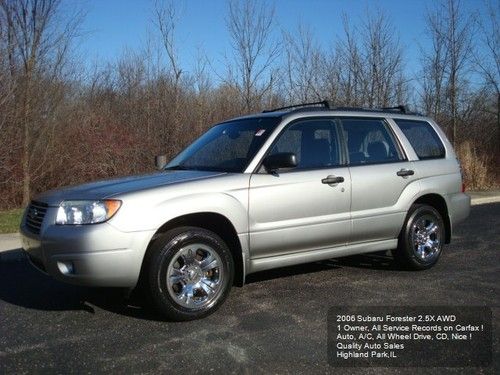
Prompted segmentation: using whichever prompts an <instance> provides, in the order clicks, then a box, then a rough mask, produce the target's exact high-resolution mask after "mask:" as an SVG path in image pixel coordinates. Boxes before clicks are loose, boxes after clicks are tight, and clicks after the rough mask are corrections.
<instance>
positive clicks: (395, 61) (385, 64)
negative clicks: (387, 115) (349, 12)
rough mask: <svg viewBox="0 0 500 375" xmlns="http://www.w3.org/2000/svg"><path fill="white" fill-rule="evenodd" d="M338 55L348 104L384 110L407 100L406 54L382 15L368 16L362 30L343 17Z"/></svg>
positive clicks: (342, 85)
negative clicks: (404, 71)
mask: <svg viewBox="0 0 500 375" xmlns="http://www.w3.org/2000/svg"><path fill="white" fill-rule="evenodd" d="M335 52H336V54H337V58H338V62H339V63H340V64H341V67H340V69H341V71H342V72H341V73H340V74H339V79H340V81H339V85H340V87H342V90H343V92H344V93H345V95H346V98H345V102H346V103H345V104H347V105H358V106H368V107H383V106H388V105H392V104H394V102H397V103H398V104H399V103H401V102H402V101H405V100H406V98H407V82H406V80H405V79H404V73H403V50H402V47H401V46H400V43H399V39H398V38H397V34H396V32H395V31H394V28H393V27H392V24H391V23H390V21H389V20H388V19H387V17H386V16H385V15H384V14H383V13H381V12H380V11H378V12H374V13H369V14H368V16H367V18H366V20H365V22H363V23H362V25H361V29H359V28H355V27H352V26H351V25H350V24H349V20H348V18H347V16H345V15H344V38H343V40H340V41H339V42H338V43H337V45H336V49H335Z"/></svg>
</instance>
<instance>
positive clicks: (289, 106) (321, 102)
mask: <svg viewBox="0 0 500 375" xmlns="http://www.w3.org/2000/svg"><path fill="white" fill-rule="evenodd" d="M311 106H322V107H323V108H326V109H330V103H329V102H328V100H322V101H320V102H311V103H301V104H293V105H287V106H286V107H279V108H273V109H266V110H264V111H262V113H269V112H277V111H282V110H285V109H292V108H302V107H311Z"/></svg>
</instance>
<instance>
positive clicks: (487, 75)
mask: <svg viewBox="0 0 500 375" xmlns="http://www.w3.org/2000/svg"><path fill="white" fill-rule="evenodd" d="M497 5H498V4H497ZM487 12H488V14H487V18H486V19H482V20H481V21H480V22H479V28H480V31H481V42H482V46H483V48H482V49H481V52H479V51H477V52H476V54H475V58H474V61H475V65H476V67H477V70H478V71H479V73H480V74H481V75H482V76H483V78H484V82H485V83H486V85H487V86H488V87H490V88H491V89H492V90H493V91H494V93H495V95H496V113H495V115H496V127H497V143H496V144H497V150H499V151H500V24H499V20H498V6H497V7H496V8H495V7H494V6H493V3H491V2H490V3H488V4H487Z"/></svg>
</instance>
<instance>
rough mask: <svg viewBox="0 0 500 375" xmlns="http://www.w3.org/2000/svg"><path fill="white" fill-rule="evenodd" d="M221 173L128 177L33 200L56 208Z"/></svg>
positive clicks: (83, 186) (50, 192)
mask: <svg viewBox="0 0 500 375" xmlns="http://www.w3.org/2000/svg"><path fill="white" fill-rule="evenodd" d="M222 174H225V173H221V172H208V171H164V172H160V173H154V174H149V175H141V176H128V177H123V178H116V179H112V180H104V181H97V182H92V183H88V184H83V185H77V186H69V187H66V188H62V189H58V190H50V191H47V192H45V193H42V194H39V195H38V196H36V197H35V198H34V199H35V200H36V201H40V202H44V203H47V204H48V205H49V206H57V205H59V204H60V203H61V202H62V201H63V200H84V199H104V198H111V197H113V196H115V195H118V194H123V193H130V192H134V191H139V190H145V189H152V188H155V187H160V186H165V185H170V184H175V183H180V182H185V181H192V180H199V179H204V178H209V177H214V176H218V175H222Z"/></svg>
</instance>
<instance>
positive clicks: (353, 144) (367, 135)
mask: <svg viewBox="0 0 500 375" xmlns="http://www.w3.org/2000/svg"><path fill="white" fill-rule="evenodd" d="M340 122H341V124H342V129H343V132H344V139H345V142H346V143H347V151H348V153H349V164H350V165H364V164H375V163H391V162H397V161H400V160H403V159H404V157H403V155H402V153H401V151H400V150H399V148H398V147H397V145H396V142H395V140H394V138H393V136H392V134H391V132H390V131H389V129H388V128H387V125H386V123H385V121H384V120H383V119H371V118H341V119H340Z"/></svg>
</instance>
